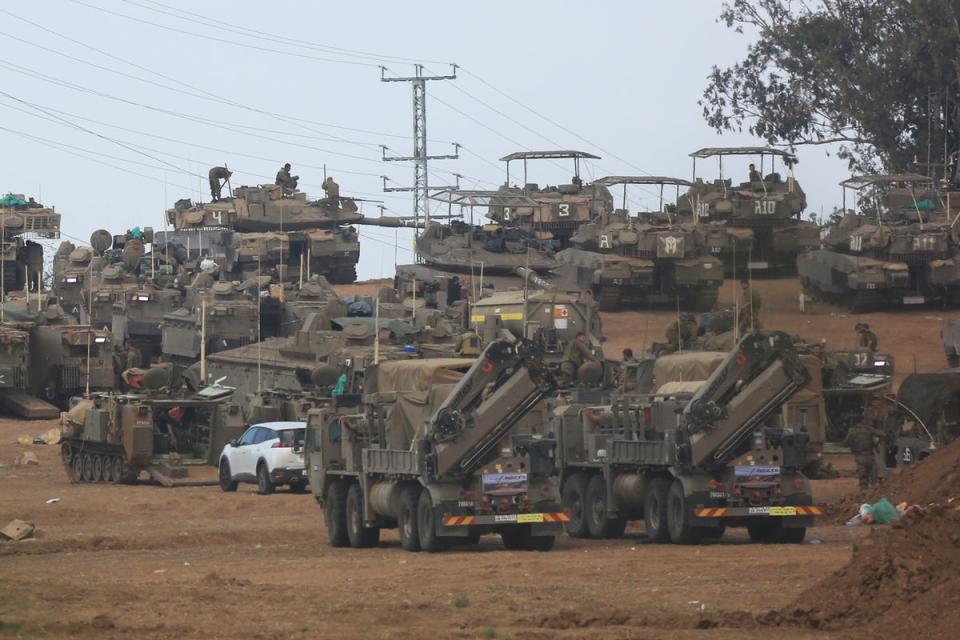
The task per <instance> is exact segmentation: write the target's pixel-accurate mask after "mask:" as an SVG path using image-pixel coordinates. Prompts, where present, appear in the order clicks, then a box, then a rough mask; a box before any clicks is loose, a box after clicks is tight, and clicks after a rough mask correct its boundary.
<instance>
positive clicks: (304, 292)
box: [279, 276, 347, 336]
mask: <svg viewBox="0 0 960 640" xmlns="http://www.w3.org/2000/svg"><path fill="white" fill-rule="evenodd" d="M285 295H286V300H285V302H284V305H283V316H282V320H281V326H280V331H279V335H281V336H292V335H294V334H296V332H297V331H298V330H299V329H300V328H301V327H302V326H303V323H304V322H305V321H306V319H307V318H308V317H309V316H310V314H320V316H322V317H325V318H326V319H327V321H328V322H329V320H330V319H332V318H339V317H343V316H346V315H347V305H346V304H345V303H344V302H343V300H342V299H341V298H340V297H339V296H338V295H337V292H336V291H334V290H333V287H331V286H330V283H329V282H327V279H326V278H324V277H323V276H313V278H312V279H311V280H310V281H308V282H304V283H303V284H302V285H300V286H299V287H296V288H291V289H290V290H289V291H286V292H285Z"/></svg>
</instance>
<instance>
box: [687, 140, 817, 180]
mask: <svg viewBox="0 0 960 640" xmlns="http://www.w3.org/2000/svg"><path fill="white" fill-rule="evenodd" d="M757 155H758V156H760V173H761V174H763V171H764V169H763V161H764V158H765V157H766V156H771V160H770V168H771V169H772V168H773V167H774V161H773V158H777V157H779V158H780V159H781V160H782V161H783V163H784V164H785V165H786V166H787V168H788V169H789V170H790V176H791V177H792V176H793V165H795V164H796V163H797V162H798V160H797V156H795V155H794V154H792V153H790V152H789V151H784V150H783V149H776V148H774V147H704V148H703V149H698V150H696V151H694V152H693V153H691V154H690V157H691V158H693V180H696V179H697V158H700V159H701V160H703V159H705V158H717V159H718V162H719V163H720V179H721V180H723V158H724V156H757Z"/></svg>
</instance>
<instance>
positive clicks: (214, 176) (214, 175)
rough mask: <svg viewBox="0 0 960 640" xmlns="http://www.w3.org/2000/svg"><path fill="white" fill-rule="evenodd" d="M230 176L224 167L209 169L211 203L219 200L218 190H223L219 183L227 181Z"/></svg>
mask: <svg viewBox="0 0 960 640" xmlns="http://www.w3.org/2000/svg"><path fill="white" fill-rule="evenodd" d="M232 175H233V172H232V171H230V170H229V169H227V168H226V167H213V168H212V169H210V174H209V176H210V197H211V198H212V199H213V202H216V201H218V200H219V199H220V190H221V189H222V188H223V183H222V182H220V181H221V180H223V181H227V180H229V179H230V176H232Z"/></svg>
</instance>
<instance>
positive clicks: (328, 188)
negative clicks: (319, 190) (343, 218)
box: [323, 176, 340, 208]
mask: <svg viewBox="0 0 960 640" xmlns="http://www.w3.org/2000/svg"><path fill="white" fill-rule="evenodd" d="M323 191H324V193H326V194H327V204H328V205H329V206H331V207H334V208H336V207H338V206H340V185H338V184H337V183H336V182H334V180H333V177H331V176H327V179H326V180H324V181H323Z"/></svg>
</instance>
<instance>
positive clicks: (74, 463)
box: [61, 367, 244, 486]
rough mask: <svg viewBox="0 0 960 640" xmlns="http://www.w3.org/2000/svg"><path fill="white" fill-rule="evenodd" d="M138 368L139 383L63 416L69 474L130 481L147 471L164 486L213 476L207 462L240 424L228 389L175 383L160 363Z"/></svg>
mask: <svg viewBox="0 0 960 640" xmlns="http://www.w3.org/2000/svg"><path fill="white" fill-rule="evenodd" d="M131 371H134V370H131ZM127 373H128V374H129V373H130V371H128V372H127ZM137 375H138V376H139V378H140V379H141V380H140V382H142V384H143V387H142V388H141V389H139V390H136V391H131V392H128V393H98V394H93V396H92V397H91V398H89V399H84V400H80V401H79V402H78V403H77V404H76V405H75V406H74V407H73V408H71V409H70V411H68V412H67V413H65V414H64V415H63V418H62V420H61V425H62V426H61V443H62V444H61V454H62V458H63V462H64V466H65V467H66V470H67V474H68V475H69V477H70V479H71V480H73V481H74V482H84V483H86V482H115V483H128V482H133V481H134V480H136V479H137V478H138V476H139V475H140V473H141V472H142V471H146V472H147V473H148V474H149V476H150V478H151V479H153V480H155V481H158V482H160V483H161V484H163V485H164V486H176V485H197V484H214V483H216V478H217V475H216V469H215V468H214V467H213V466H210V465H216V464H217V461H218V458H219V455H220V451H221V450H222V449H223V446H224V445H225V444H226V443H227V442H230V440H232V439H233V438H236V437H239V436H240V434H241V433H242V432H243V430H244V422H243V416H242V414H241V412H240V409H239V407H238V406H237V405H235V404H232V403H230V402H228V401H229V400H230V399H231V397H232V395H233V390H232V389H230V388H228V387H219V386H210V387H206V388H204V389H202V390H201V391H198V392H189V391H186V390H184V389H178V388H173V387H172V386H171V385H170V384H169V379H170V373H169V371H168V369H167V368H165V367H160V368H156V369H151V370H149V371H148V372H146V373H145V374H137Z"/></svg>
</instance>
